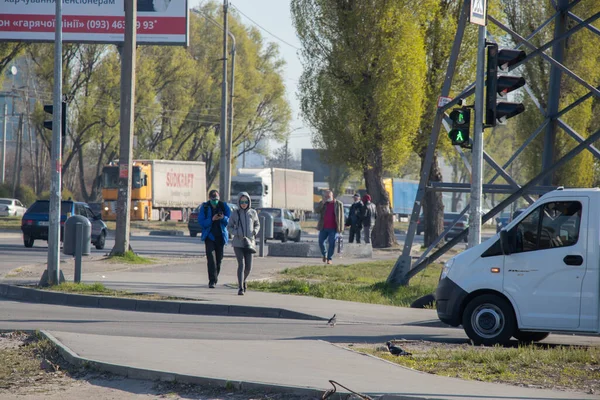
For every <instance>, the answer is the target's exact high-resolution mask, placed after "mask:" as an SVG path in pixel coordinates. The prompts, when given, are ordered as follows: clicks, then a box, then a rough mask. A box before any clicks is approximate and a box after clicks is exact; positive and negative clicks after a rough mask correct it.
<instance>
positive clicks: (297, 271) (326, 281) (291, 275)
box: [249, 261, 440, 307]
mask: <svg viewBox="0 0 600 400" xmlns="http://www.w3.org/2000/svg"><path fill="white" fill-rule="evenodd" d="M393 266H394V262H393V261H375V262H367V263H359V264H352V265H324V266H321V265H319V266H305V267H299V268H292V269H286V270H284V271H282V272H281V278H282V280H277V281H273V282H265V281H261V282H250V283H249V287H250V288H251V289H253V290H260V291H265V292H274V293H286V294H297V295H304V296H313V297H319V298H326V299H335V300H346V301H356V302H360V303H371V304H385V305H394V306H399V307H408V306H410V304H411V303H412V302H413V301H415V300H416V299H418V298H419V297H422V296H424V295H426V294H430V293H433V291H435V288H436V286H437V282H438V278H439V274H440V268H439V266H437V265H436V266H430V267H428V268H427V269H426V270H425V271H423V272H422V273H421V275H420V276H419V278H415V279H414V280H413V281H412V282H411V284H410V285H409V286H402V287H400V288H398V289H395V288H393V287H391V286H390V285H388V284H387V282H386V281H385V280H386V278H387V276H388V275H389V273H390V272H391V270H392V268H393Z"/></svg>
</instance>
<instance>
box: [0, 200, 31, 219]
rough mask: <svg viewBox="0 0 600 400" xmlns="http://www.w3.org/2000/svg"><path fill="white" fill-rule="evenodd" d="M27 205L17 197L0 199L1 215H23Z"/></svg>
mask: <svg viewBox="0 0 600 400" xmlns="http://www.w3.org/2000/svg"><path fill="white" fill-rule="evenodd" d="M25 211H27V207H25V206H24V205H23V203H21V202H20V201H19V200H17V199H0V217H22V216H23V214H25Z"/></svg>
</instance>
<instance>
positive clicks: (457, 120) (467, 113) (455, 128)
mask: <svg viewBox="0 0 600 400" xmlns="http://www.w3.org/2000/svg"><path fill="white" fill-rule="evenodd" d="M450 119H451V120H452V129H450V132H448V137H449V138H450V140H451V141H452V144H453V145H455V146H460V147H466V148H470V147H471V146H470V143H469V129H470V125H471V110H470V109H469V108H458V109H456V110H453V111H452V112H451V113H450Z"/></svg>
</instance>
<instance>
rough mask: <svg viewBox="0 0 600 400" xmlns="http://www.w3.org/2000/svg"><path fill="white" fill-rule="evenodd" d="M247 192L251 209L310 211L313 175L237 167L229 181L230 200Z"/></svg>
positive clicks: (290, 170)
mask: <svg viewBox="0 0 600 400" xmlns="http://www.w3.org/2000/svg"><path fill="white" fill-rule="evenodd" d="M241 192H247V193H248V194H249V195H250V197H251V200H252V207H254V208H271V207H273V208H287V209H288V210H293V211H296V212H305V211H306V212H310V211H312V209H313V173H312V172H307V171H299V170H292V169H280V168H258V169H254V168H240V169H239V170H238V174H237V175H236V176H233V177H232V178H231V201H232V202H233V203H236V202H237V197H238V194H239V193H241Z"/></svg>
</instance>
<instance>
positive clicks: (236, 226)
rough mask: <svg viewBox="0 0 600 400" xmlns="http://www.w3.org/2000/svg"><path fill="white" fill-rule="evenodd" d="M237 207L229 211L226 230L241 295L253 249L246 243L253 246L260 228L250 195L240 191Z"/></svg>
mask: <svg viewBox="0 0 600 400" xmlns="http://www.w3.org/2000/svg"><path fill="white" fill-rule="evenodd" d="M238 205H239V207H240V208H239V209H238V210H237V211H235V212H233V213H231V217H230V218H229V223H228V224H227V230H228V231H229V233H230V234H231V235H232V236H233V241H232V242H231V245H232V246H233V251H234V252H235V257H236V258H237V261H238V270H237V276H238V284H239V290H238V294H239V295H240V296H243V295H244V293H245V292H246V279H248V275H250V271H251V270H252V259H253V254H254V252H255V251H253V250H252V249H250V248H248V244H250V245H252V247H254V246H255V245H256V243H255V238H256V235H258V231H259V230H260V222H259V220H258V213H257V212H256V210H254V209H252V204H251V201H250V195H249V194H248V193H246V192H242V193H240V195H239V197H238Z"/></svg>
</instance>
